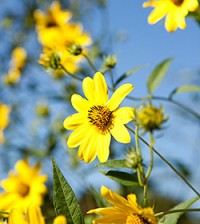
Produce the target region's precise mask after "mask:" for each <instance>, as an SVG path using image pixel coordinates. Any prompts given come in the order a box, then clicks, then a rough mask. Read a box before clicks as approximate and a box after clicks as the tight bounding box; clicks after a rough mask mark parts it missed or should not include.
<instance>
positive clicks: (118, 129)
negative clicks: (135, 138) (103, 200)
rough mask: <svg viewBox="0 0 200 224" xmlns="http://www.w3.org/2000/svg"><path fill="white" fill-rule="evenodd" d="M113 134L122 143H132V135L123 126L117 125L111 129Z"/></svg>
mask: <svg viewBox="0 0 200 224" xmlns="http://www.w3.org/2000/svg"><path fill="white" fill-rule="evenodd" d="M110 132H111V134H112V136H113V137H114V138H115V140H116V141H118V142H121V143H129V142H130V141H131V137H130V134H129V132H128V130H127V128H126V127H125V126H124V125H123V124H120V123H118V124H115V125H114V127H113V129H111V131H110Z"/></svg>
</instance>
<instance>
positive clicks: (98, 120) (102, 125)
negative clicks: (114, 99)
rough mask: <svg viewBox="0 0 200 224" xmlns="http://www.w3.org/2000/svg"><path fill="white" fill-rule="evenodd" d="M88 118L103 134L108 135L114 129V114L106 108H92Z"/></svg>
mask: <svg viewBox="0 0 200 224" xmlns="http://www.w3.org/2000/svg"><path fill="white" fill-rule="evenodd" d="M88 118H89V121H90V123H91V124H92V125H94V126H95V127H96V128H97V129H98V131H99V132H100V133H101V134H106V133H107V132H108V131H110V130H111V129H112V127H113V123H112V119H113V114H112V112H111V111H110V109H109V108H108V107H106V106H92V107H91V108H90V110H88Z"/></svg>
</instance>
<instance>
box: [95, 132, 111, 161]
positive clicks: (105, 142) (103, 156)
mask: <svg viewBox="0 0 200 224" xmlns="http://www.w3.org/2000/svg"><path fill="white" fill-rule="evenodd" d="M98 140H99V141H98V152H97V154H98V158H99V161H100V162H101V163H103V162H106V161H107V159H108V156H109V152H110V150H109V146H110V140H111V135H110V133H107V134H106V135H100V134H99V137H98Z"/></svg>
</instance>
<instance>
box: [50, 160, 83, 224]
mask: <svg viewBox="0 0 200 224" xmlns="http://www.w3.org/2000/svg"><path fill="white" fill-rule="evenodd" d="M52 165H53V187H54V191H53V202H54V208H55V212H56V215H65V216H66V217H67V223H68V224H84V218H83V214H82V212H81V209H80V206H79V204H78V201H77V199H76V196H75V194H74V192H73V191H72V189H71V187H70V185H69V184H68V182H67V181H66V179H65V177H64V176H63V174H62V173H61V171H60V169H59V168H58V166H57V165H56V163H55V161H54V160H53V159H52Z"/></svg>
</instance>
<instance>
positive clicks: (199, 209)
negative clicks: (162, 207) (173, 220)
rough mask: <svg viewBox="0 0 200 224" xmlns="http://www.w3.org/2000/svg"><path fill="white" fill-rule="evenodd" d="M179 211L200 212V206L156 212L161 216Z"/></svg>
mask: <svg viewBox="0 0 200 224" xmlns="http://www.w3.org/2000/svg"><path fill="white" fill-rule="evenodd" d="M178 212H184V213H185V212H200V208H191V209H174V210H169V211H165V212H159V213H156V214H155V216H157V217H159V216H164V215H169V214H173V213H178Z"/></svg>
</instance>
